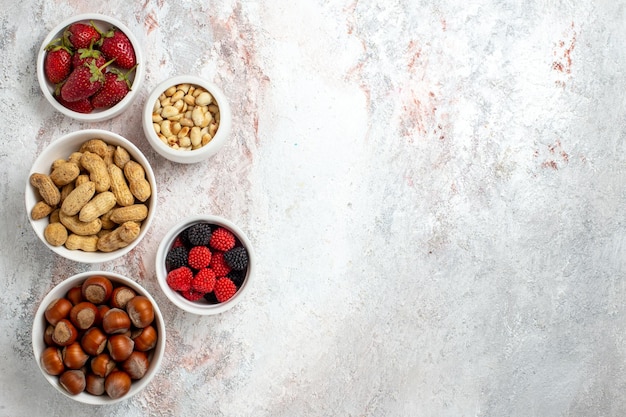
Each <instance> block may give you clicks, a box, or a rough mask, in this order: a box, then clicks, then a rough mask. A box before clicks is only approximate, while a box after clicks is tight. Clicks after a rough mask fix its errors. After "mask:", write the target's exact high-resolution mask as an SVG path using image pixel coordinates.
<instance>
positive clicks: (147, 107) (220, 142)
mask: <svg viewBox="0 0 626 417" xmlns="http://www.w3.org/2000/svg"><path fill="white" fill-rule="evenodd" d="M179 84H193V85H196V86H201V87H203V88H204V89H206V90H207V91H208V92H209V93H210V94H211V95H212V96H213V98H214V100H215V102H216V103H217V106H218V107H219V111H220V123H219V127H218V129H217V132H216V133H215V136H214V137H213V139H212V140H211V141H210V142H209V143H207V144H206V145H204V146H202V147H201V148H198V149H194V150H180V149H174V148H172V147H170V146H168V145H167V144H165V143H163V141H161V139H159V136H158V135H157V133H156V131H155V130H154V126H153V122H152V113H153V110H154V105H155V103H156V102H157V100H158V98H159V96H161V94H163V93H164V92H165V90H167V89H168V88H170V87H172V86H176V85H179ZM231 126H232V113H231V108H230V105H229V103H228V100H227V99H226V96H225V95H224V93H223V92H222V90H221V89H220V88H219V87H218V86H217V85H215V84H213V83H211V82H208V81H207V80H204V79H202V78H200V77H196V76H192V75H180V76H177V77H173V78H169V79H167V80H165V81H163V82H162V83H160V84H159V85H157V86H156V87H155V88H154V89H153V90H152V92H151V93H150V95H149V96H148V99H147V100H146V102H145V104H144V109H143V130H144V133H145V135H146V138H147V140H148V142H149V143H150V145H151V146H152V147H153V148H154V150H155V151H157V153H159V155H161V156H162V157H164V158H166V159H169V160H170V161H174V162H178V163H182V164H193V163H197V162H201V161H204V160H206V159H207V158H209V157H211V156H213V155H214V154H215V153H216V152H217V151H219V150H220V149H221V148H222V146H224V144H225V143H226V141H227V140H228V137H229V136H230V131H231Z"/></svg>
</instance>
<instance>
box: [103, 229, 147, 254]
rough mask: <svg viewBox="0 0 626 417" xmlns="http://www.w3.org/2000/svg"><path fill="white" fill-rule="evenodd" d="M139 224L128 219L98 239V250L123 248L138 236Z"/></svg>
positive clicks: (106, 250)
mask: <svg viewBox="0 0 626 417" xmlns="http://www.w3.org/2000/svg"><path fill="white" fill-rule="evenodd" d="M140 231H141V229H140V228H139V224H138V223H137V222H134V221H128V222H124V223H123V224H121V225H120V226H119V227H117V228H116V229H115V230H113V231H112V232H110V233H107V234H106V235H104V236H102V237H100V238H99V239H98V250H99V251H102V252H112V251H114V250H117V249H121V248H125V247H126V246H128V245H130V243H131V242H132V241H133V240H135V239H137V237H138V236H139V232H140Z"/></svg>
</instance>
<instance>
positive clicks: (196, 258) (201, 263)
mask: <svg viewBox="0 0 626 417" xmlns="http://www.w3.org/2000/svg"><path fill="white" fill-rule="evenodd" d="M210 262H211V251H210V250H209V248H207V247H206V246H194V247H193V248H191V250H190V251H189V256H188V258H187V263H188V264H189V266H190V267H192V268H193V269H202V268H206V267H207V266H209V263H210Z"/></svg>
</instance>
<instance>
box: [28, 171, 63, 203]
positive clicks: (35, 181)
mask: <svg viewBox="0 0 626 417" xmlns="http://www.w3.org/2000/svg"><path fill="white" fill-rule="evenodd" d="M30 184H31V185H32V186H33V187H35V188H36V189H37V191H39V195H40V196H41V198H43V201H45V202H46V204H48V205H49V206H51V207H54V206H56V205H57V204H59V201H61V192H60V191H59V189H58V188H57V186H56V185H55V184H54V182H52V180H51V179H50V177H49V176H48V175H45V174H40V173H33V174H32V175H31V176H30Z"/></svg>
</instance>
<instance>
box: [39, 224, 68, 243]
mask: <svg viewBox="0 0 626 417" xmlns="http://www.w3.org/2000/svg"><path fill="white" fill-rule="evenodd" d="M43 236H44V238H45V239H46V242H48V243H49V244H50V245H52V246H61V245H64V244H65V243H66V242H67V238H68V235H67V229H66V228H65V226H63V225H62V224H61V223H48V225H47V226H46V228H45V229H44V231H43Z"/></svg>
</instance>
